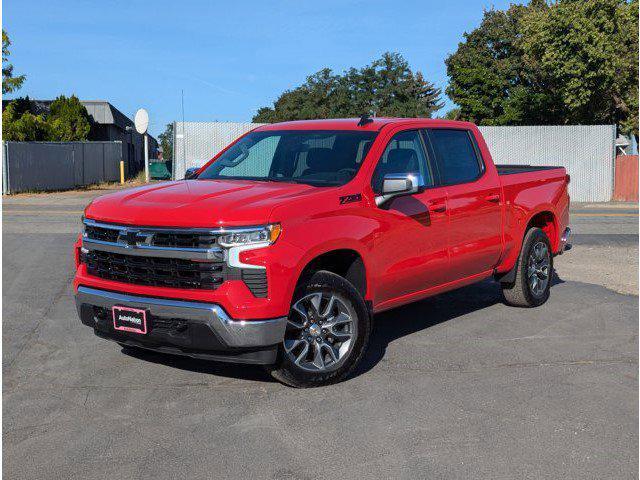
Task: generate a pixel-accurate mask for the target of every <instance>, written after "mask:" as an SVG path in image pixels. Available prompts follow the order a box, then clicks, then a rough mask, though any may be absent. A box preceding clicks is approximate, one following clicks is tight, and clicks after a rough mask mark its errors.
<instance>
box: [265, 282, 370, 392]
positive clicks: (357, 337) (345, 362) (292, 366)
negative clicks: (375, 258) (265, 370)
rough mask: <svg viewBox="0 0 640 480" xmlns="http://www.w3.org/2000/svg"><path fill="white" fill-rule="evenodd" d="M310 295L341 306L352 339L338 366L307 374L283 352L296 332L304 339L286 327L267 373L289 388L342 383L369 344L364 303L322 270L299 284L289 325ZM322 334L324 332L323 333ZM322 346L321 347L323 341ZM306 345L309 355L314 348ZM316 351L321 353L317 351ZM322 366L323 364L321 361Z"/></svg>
mask: <svg viewBox="0 0 640 480" xmlns="http://www.w3.org/2000/svg"><path fill="white" fill-rule="evenodd" d="M313 294H320V295H321V298H331V297H336V298H337V299H338V300H339V302H338V303H340V305H341V306H342V307H344V308H346V309H348V313H349V315H350V316H351V320H350V322H349V327H348V328H349V329H352V328H353V330H349V332H354V333H353V334H352V337H351V338H352V339H351V340H350V343H349V347H348V349H346V351H345V353H344V356H342V357H339V360H338V361H337V362H335V363H333V365H330V366H329V367H327V370H325V371H309V370H305V369H303V367H302V366H301V365H298V364H296V363H294V361H293V360H292V358H291V357H292V356H296V355H294V354H293V353H287V351H286V348H285V342H287V341H288V342H289V345H291V344H292V343H291V342H295V341H296V339H295V338H294V339H293V340H286V338H287V337H288V336H290V335H297V333H298V332H299V333H300V335H301V337H304V335H305V333H304V331H302V330H297V331H296V330H295V328H293V327H292V323H291V322H290V324H289V325H288V327H287V332H286V333H285V341H283V343H281V344H280V347H279V351H278V361H277V363H276V365H275V366H272V367H271V368H270V369H269V370H270V373H271V375H272V376H273V377H274V378H275V379H276V380H278V381H279V382H282V383H284V384H285V385H289V386H291V387H296V388H309V387H319V386H323V385H329V384H332V383H337V382H340V381H342V380H344V379H345V378H346V377H347V376H348V375H349V374H350V373H352V372H353V370H354V369H355V368H356V366H357V365H358V364H359V363H360V361H361V360H362V358H363V356H364V354H365V352H366V349H367V346H368V344H369V337H370V335H371V318H370V315H369V312H368V310H367V307H366V304H365V302H364V299H363V298H362V295H360V293H359V292H358V291H357V290H356V289H355V287H354V286H353V285H352V284H351V283H349V282H348V281H347V280H345V279H344V278H343V277H341V276H339V275H336V274H335V273H331V272H328V271H323V270H322V271H318V272H316V273H314V274H313V275H312V276H311V277H310V278H309V279H308V280H306V281H304V280H303V281H302V282H301V285H300V286H299V287H298V288H297V289H296V292H295V294H294V297H293V302H292V304H291V312H290V313H289V319H290V321H292V322H293V321H295V322H296V323H297V322H298V320H295V319H294V316H295V315H296V311H294V306H295V305H297V304H298V303H297V302H299V301H304V299H305V298H309V297H313ZM325 305H326V304H325ZM327 308H328V307H327ZM320 310H321V308H319V309H318V311H320ZM314 323H315V322H314ZM322 331H323V332H324V329H323V330H322ZM330 335H331V334H330V333H329V339H330V340H331V337H330ZM296 338H297V337H296ZM323 338H324V337H323ZM333 340H337V339H333ZM302 342H304V340H302ZM322 342H323V344H324V339H323V340H322ZM305 343H306V345H307V348H308V349H309V350H310V353H311V349H312V348H314V347H315V344H313V341H311V342H305ZM301 345H302V344H301ZM318 345H320V344H318ZM338 345H339V343H338ZM301 348H304V345H302V347H301ZM316 348H318V349H320V351H322V349H321V348H320V347H316ZM340 348H341V347H340ZM291 352H293V350H291ZM330 361H331V359H330ZM322 364H324V361H323V362H322Z"/></svg>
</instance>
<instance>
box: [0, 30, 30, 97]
mask: <svg viewBox="0 0 640 480" xmlns="http://www.w3.org/2000/svg"><path fill="white" fill-rule="evenodd" d="M10 45H11V40H9V35H7V32H6V30H5V29H4V28H3V29H2V94H3V95H4V94H5V93H11V92H14V91H15V90H18V89H19V88H20V87H21V86H22V84H23V83H24V81H25V79H26V78H27V77H26V76H24V75H18V76H15V77H14V76H13V65H11V64H10V63H9V55H10V54H11V52H10V51H9V46H10Z"/></svg>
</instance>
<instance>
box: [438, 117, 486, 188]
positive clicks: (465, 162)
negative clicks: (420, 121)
mask: <svg viewBox="0 0 640 480" xmlns="http://www.w3.org/2000/svg"><path fill="white" fill-rule="evenodd" d="M429 138H430V140H431V144H432V145H433V150H434V151H435V155H436V158H437V160H438V165H439V167H440V175H441V176H442V183H443V184H445V185H452V184H456V183H466V182H472V181H473V180H475V179H477V178H478V177H479V176H480V174H481V173H482V166H481V165H482V164H481V163H480V161H479V159H478V156H477V154H476V150H475V148H474V146H473V143H472V142H471V137H470V134H469V132H468V131H467V130H452V129H446V128H433V129H429Z"/></svg>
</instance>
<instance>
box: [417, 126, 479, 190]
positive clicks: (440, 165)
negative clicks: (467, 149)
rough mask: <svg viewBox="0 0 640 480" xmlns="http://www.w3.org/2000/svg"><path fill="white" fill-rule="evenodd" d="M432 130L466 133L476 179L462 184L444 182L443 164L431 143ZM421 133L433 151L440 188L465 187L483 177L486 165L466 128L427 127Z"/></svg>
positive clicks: (472, 136)
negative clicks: (471, 151) (474, 158)
mask: <svg viewBox="0 0 640 480" xmlns="http://www.w3.org/2000/svg"><path fill="white" fill-rule="evenodd" d="M433 130H456V131H459V132H466V134H467V136H468V137H469V141H470V143H471V148H472V149H473V153H474V154H475V156H476V161H477V162H478V167H479V172H478V175H477V176H476V177H474V178H472V179H471V180H466V181H464V182H451V183H446V182H444V164H443V163H442V161H441V159H440V157H439V155H438V154H437V153H436V149H435V146H434V141H433V138H432V137H431V132H432V131H433ZM423 132H424V136H425V137H426V138H427V140H428V141H429V146H430V147H431V150H432V151H433V155H434V158H435V161H436V164H437V166H438V181H439V184H440V186H442V187H451V186H453V185H466V184H467V183H474V182H477V181H478V180H480V179H481V178H482V177H484V176H485V174H486V173H487V165H486V163H485V161H484V158H483V156H482V152H480V148H479V147H478V144H477V142H476V138H475V135H474V134H473V132H472V131H471V130H469V129H468V128H452V127H427V128H424V129H423Z"/></svg>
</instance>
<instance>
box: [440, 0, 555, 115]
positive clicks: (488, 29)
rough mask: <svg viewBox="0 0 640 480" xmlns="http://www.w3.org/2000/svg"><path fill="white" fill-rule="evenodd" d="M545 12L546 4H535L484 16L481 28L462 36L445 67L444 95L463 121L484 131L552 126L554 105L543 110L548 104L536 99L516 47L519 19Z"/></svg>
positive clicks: (531, 80) (534, 2)
mask: <svg viewBox="0 0 640 480" xmlns="http://www.w3.org/2000/svg"><path fill="white" fill-rule="evenodd" d="M547 8H548V7H547V4H546V3H545V2H544V1H533V2H531V3H530V4H529V5H528V6H522V5H511V7H509V9H507V10H505V11H501V10H488V11H485V12H484V17H483V19H482V22H481V23H480V26H479V27H478V28H476V29H475V30H473V31H471V32H470V33H465V34H464V41H463V42H461V43H460V44H459V45H458V49H457V50H456V51H455V52H454V53H453V54H452V55H450V56H449V57H448V58H447V59H446V61H445V64H446V66H447V74H448V75H449V85H448V86H447V89H446V93H447V95H449V97H450V98H451V99H452V100H453V101H454V102H456V104H458V105H459V107H460V113H459V117H460V118H461V119H464V120H469V121H472V122H476V123H478V124H482V125H522V124H532V123H546V122H545V120H548V121H551V122H553V120H552V118H553V116H554V114H555V111H554V108H553V104H551V105H544V104H545V102H546V101H547V100H548V99H547V98H546V97H544V98H542V97H540V96H539V95H538V93H537V90H536V88H535V85H536V81H535V78H533V75H532V72H531V71H530V70H529V69H528V68H527V65H526V64H525V62H524V58H523V50H522V45H521V42H520V37H521V33H520V32H521V30H522V26H521V23H522V18H523V16H524V15H525V14H526V13H527V11H529V10H536V11H537V10H545V9H547ZM541 112H544V118H543V117H542V116H541V115H540V113H541Z"/></svg>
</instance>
